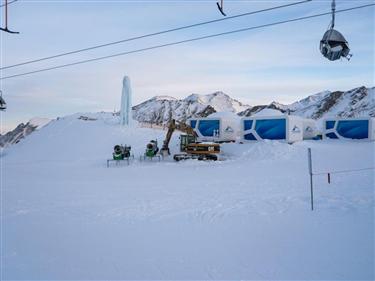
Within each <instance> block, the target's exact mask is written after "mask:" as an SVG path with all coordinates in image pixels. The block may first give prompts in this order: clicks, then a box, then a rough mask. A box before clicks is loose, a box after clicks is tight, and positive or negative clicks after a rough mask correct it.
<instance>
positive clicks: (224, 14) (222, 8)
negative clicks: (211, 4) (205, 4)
mask: <svg viewBox="0 0 375 281" xmlns="http://www.w3.org/2000/svg"><path fill="white" fill-rule="evenodd" d="M216 5H217V8H218V9H219V11H220V13H221V14H222V15H223V16H224V17H226V16H227V15H226V13H224V0H220V4H219V2H216Z"/></svg>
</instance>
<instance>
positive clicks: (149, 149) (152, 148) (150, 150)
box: [146, 140, 159, 157]
mask: <svg viewBox="0 0 375 281" xmlns="http://www.w3.org/2000/svg"><path fill="white" fill-rule="evenodd" d="M158 152H159V147H158V141H157V140H152V141H150V142H149V143H148V144H147V146H146V156H147V157H154V156H155V155H156V154H157V153H158Z"/></svg>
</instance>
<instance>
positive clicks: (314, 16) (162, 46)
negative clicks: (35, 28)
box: [0, 4, 375, 80]
mask: <svg viewBox="0 0 375 281" xmlns="http://www.w3.org/2000/svg"><path fill="white" fill-rule="evenodd" d="M371 6H375V4H367V5H362V6H356V7H351V8H346V9H341V10H336V13H343V12H348V11H352V10H357V9H363V8H368V7H371ZM330 14H331V12H325V13H320V14H314V15H310V16H304V17H298V18H293V19H288V20H283V21H277V22H273V23H268V24H263V25H258V26H252V27H246V28H242V29H236V30H232V31H227V32H221V33H216V34H211V35H206V36H201V37H195V38H190V39H186V40H181V41H177V42H171V43H166V44H161V45H155V46H151V47H146V48H142V49H136V50H132V51H127V52H122V53H117V54H112V55H107V56H103V57H97V58H92V59H87V60H82V61H77V62H73V63H68V64H62V65H57V66H53V67H48V68H42V69H38V70H34V71H29V72H24V73H19V74H14V75H10V76H5V77H1V78H0V80H5V79H10V78H15V77H20V76H26V75H31V74H34V73H39V72H45V71H50V70H54V69H60V68H65V67H69V66H74V65H79V64H84V63H89V62H94V61H99V60H105V59H109V58H114V57H119V56H124V55H129V54H134V53H140V52H145V51H149V50H153V49H160V48H164V47H168V46H174V45H179V44H184V43H188V42H194V41H199V40H203V39H208V38H214V37H219V36H224V35H229V34H234V33H240V32H244V31H249V30H254V29H261V28H265V27H270V26H276V25H281V24H286V23H290V22H297V21H303V20H307V19H311V18H317V17H323V16H326V15H330Z"/></svg>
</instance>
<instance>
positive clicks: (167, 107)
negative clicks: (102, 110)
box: [133, 92, 249, 124]
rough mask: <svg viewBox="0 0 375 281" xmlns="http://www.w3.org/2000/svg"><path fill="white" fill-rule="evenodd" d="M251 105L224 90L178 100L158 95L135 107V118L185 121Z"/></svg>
mask: <svg viewBox="0 0 375 281" xmlns="http://www.w3.org/2000/svg"><path fill="white" fill-rule="evenodd" d="M247 108H249V106H247V105H244V104H242V103H240V102H239V101H237V100H235V99H232V98H231V97H229V96H228V95H226V94H224V93H223V92H216V93H213V94H210V95H198V94H192V95H190V96H188V97H187V98H185V99H182V100H177V99H175V98H172V97H168V96H157V97H154V98H152V99H150V100H147V101H145V102H143V103H141V104H139V105H137V106H134V107H133V118H134V119H136V120H138V121H140V122H148V123H156V124H162V123H166V122H168V121H169V120H170V118H174V119H177V120H180V121H185V120H186V119H188V118H191V117H206V116H208V115H209V114H211V113H214V112H217V111H230V112H235V113H238V112H241V111H244V110H246V109H247Z"/></svg>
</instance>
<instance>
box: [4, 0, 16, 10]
mask: <svg viewBox="0 0 375 281" xmlns="http://www.w3.org/2000/svg"><path fill="white" fill-rule="evenodd" d="M17 1H19V0H13V1H10V2H8V3H7V4H1V5H0V8H2V7H5V6H6V5H8V6H9V5H10V4H13V3H14V2H17Z"/></svg>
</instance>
